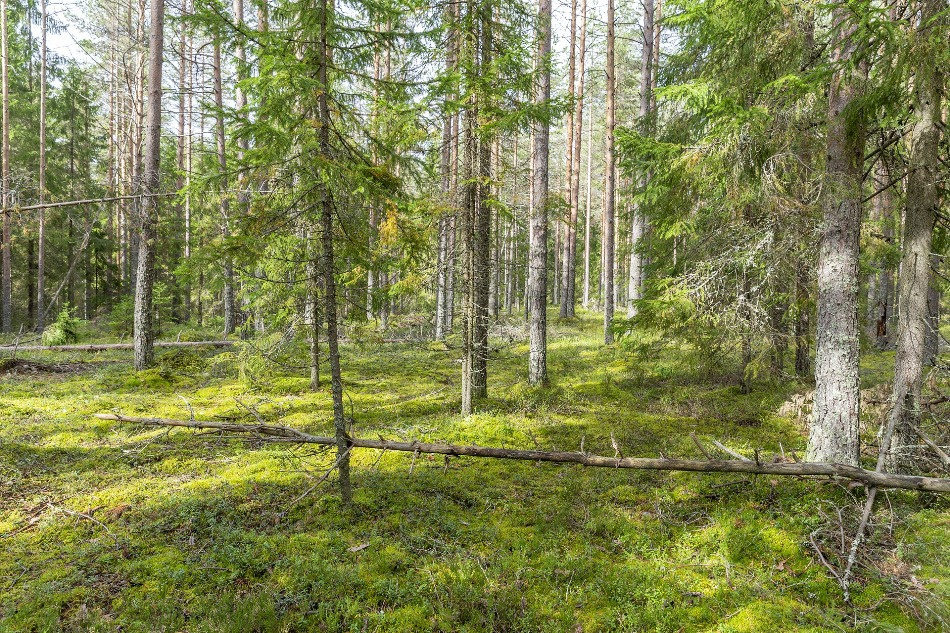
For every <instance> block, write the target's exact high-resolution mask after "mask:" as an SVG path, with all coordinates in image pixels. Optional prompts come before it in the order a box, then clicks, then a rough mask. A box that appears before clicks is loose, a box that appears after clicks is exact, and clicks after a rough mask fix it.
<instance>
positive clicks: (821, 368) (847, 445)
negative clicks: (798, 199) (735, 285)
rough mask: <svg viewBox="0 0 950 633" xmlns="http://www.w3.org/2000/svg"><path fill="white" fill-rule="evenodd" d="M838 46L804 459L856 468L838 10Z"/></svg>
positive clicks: (854, 340)
mask: <svg viewBox="0 0 950 633" xmlns="http://www.w3.org/2000/svg"><path fill="white" fill-rule="evenodd" d="M832 13H833V14H832V20H833V23H834V28H833V38H834V40H835V41H836V44H835V49H834V51H833V53H832V63H833V64H834V66H835V68H836V70H835V72H834V74H833V76H832V79H831V85H830V87H829V100H828V132H827V148H826V149H827V164H826V167H825V169H826V172H825V184H824V187H823V190H822V192H823V194H822V195H823V198H824V199H823V201H822V206H823V219H822V226H821V237H820V242H819V253H818V322H817V351H816V355H815V381H816V387H815V400H814V407H813V409H812V421H811V430H810V433H809V437H808V453H807V459H808V460H809V461H822V462H836V463H842V464H849V465H852V466H854V465H857V464H858V457H859V449H860V438H859V435H858V430H859V422H860V418H859V413H860V384H859V376H858V352H859V344H860V340H859V334H858V315H857V306H858V301H857V299H858V296H857V294H858V241H859V238H860V233H861V200H862V194H861V177H862V171H863V170H862V167H863V159H864V130H863V126H862V125H861V124H860V122H859V120H858V119H857V116H858V115H856V114H855V113H853V112H851V111H850V106H851V104H852V102H853V101H854V100H855V99H856V98H857V96H858V94H859V88H860V84H861V81H862V79H861V77H860V75H861V74H862V71H861V70H860V69H858V68H854V65H855V55H856V50H855V48H856V43H855V41H854V37H853V36H854V33H855V30H856V24H855V23H854V22H853V21H852V20H853V16H852V15H851V10H850V8H848V7H847V6H846V5H844V4H840V5H837V6H835V8H834V9H833V12H832Z"/></svg>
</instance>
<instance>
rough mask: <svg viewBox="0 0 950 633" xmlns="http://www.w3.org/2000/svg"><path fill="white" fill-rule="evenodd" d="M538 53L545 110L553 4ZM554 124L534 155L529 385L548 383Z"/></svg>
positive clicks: (542, 17) (543, 14)
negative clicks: (550, 172) (550, 174)
mask: <svg viewBox="0 0 950 633" xmlns="http://www.w3.org/2000/svg"><path fill="white" fill-rule="evenodd" d="M538 31H539V37H538V51H537V57H536V58H535V63H536V64H537V65H538V66H539V67H540V68H541V72H540V73H539V77H538V83H537V85H536V86H535V94H534V103H535V105H536V106H544V105H545V104H547V103H548V102H549V101H550V100H551V67H550V59H549V58H550V57H551V0H538ZM549 136H550V123H549V122H548V121H546V120H545V121H540V122H537V121H536V122H534V123H533V130H532V137H533V144H532V152H531V165H532V168H531V171H532V173H531V194H532V205H531V206H532V209H531V235H530V248H529V255H528V297H529V298H528V307H529V309H530V312H531V316H530V326H529V329H530V349H529V352H528V381H529V382H530V383H531V384H532V385H542V384H546V383H547V382H548V367H547V353H548V352H547V312H546V311H547V283H548V273H547V264H548V262H547V260H548V204H549V202H548V155H549V151H550V147H549Z"/></svg>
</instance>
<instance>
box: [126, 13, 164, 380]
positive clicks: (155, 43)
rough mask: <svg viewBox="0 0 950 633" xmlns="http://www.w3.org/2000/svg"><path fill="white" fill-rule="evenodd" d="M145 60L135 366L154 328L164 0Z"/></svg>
mask: <svg viewBox="0 0 950 633" xmlns="http://www.w3.org/2000/svg"><path fill="white" fill-rule="evenodd" d="M151 14H152V15H151V18H152V20H151V22H152V24H151V35H150V37H149V46H148V52H149V62H148V84H149V85H148V121H147V135H146V147H145V164H144V168H145V173H144V178H143V181H142V201H141V203H140V204H139V208H140V209H142V214H141V218H140V219H139V257H138V268H137V270H136V274H135V277H136V281H135V312H134V322H135V323H134V339H133V344H134V355H135V368H136V369H138V370H142V369H145V368H146V367H148V366H149V365H150V364H151V363H152V359H153V357H154V353H155V352H154V347H153V346H154V342H155V332H154V330H153V326H152V320H153V317H154V308H153V306H152V284H153V283H154V281H155V241H156V239H157V238H158V204H159V198H158V195H157V194H158V192H159V188H160V187H161V172H160V167H161V156H162V152H161V149H162V146H161V141H162V50H163V44H164V39H163V35H164V21H165V0H152V11H151Z"/></svg>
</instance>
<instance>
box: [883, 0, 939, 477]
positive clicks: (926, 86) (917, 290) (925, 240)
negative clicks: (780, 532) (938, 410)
mask: <svg viewBox="0 0 950 633" xmlns="http://www.w3.org/2000/svg"><path fill="white" fill-rule="evenodd" d="M920 8H921V13H920V24H919V25H918V28H917V33H916V39H917V46H918V49H917V54H916V55H915V58H916V59H918V60H919V62H918V64H917V72H916V74H915V76H914V112H915V114H916V116H917V121H916V122H915V123H914V129H913V132H912V136H911V143H910V155H909V157H908V163H909V164H908V173H907V194H906V200H905V208H904V235H903V238H904V239H903V246H904V248H903V252H902V253H901V267H900V283H899V295H898V301H899V305H900V307H899V310H898V326H897V354H896V357H895V360H894V392H893V395H892V397H891V413H890V420H889V422H888V426H889V427H890V428H891V429H893V434H892V435H891V443H890V445H889V446H887V447H885V450H886V451H887V453H888V454H887V461H886V462H885V463H886V464H887V466H888V468H889V469H890V470H894V471H909V470H911V469H912V468H913V465H914V461H915V459H914V457H915V456H914V451H913V447H915V446H916V445H917V437H916V433H915V432H914V428H915V427H916V426H917V425H918V424H919V422H920V389H921V377H922V375H923V368H924V364H925V362H926V360H927V358H926V357H927V339H928V334H929V331H930V329H931V328H930V310H929V309H928V299H929V297H930V289H931V281H930V277H931V273H930V265H931V255H930V249H931V242H932V240H933V227H934V220H935V211H936V209H937V205H938V197H937V195H938V194H937V176H938V171H939V169H940V163H939V155H938V152H937V148H938V146H939V141H940V123H941V121H940V118H941V109H940V97H941V90H942V87H943V77H942V73H941V72H940V70H939V68H938V66H937V62H936V60H937V59H939V54H940V52H942V51H944V50H945V49H946V33H945V31H944V30H943V29H942V28H941V24H940V23H939V22H938V21H937V19H936V18H937V16H938V14H939V13H940V12H941V10H943V9H945V8H946V2H944V1H943V0H921V2H920ZM941 36H942V37H941ZM885 437H886V434H885Z"/></svg>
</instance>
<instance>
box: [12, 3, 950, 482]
mask: <svg viewBox="0 0 950 633" xmlns="http://www.w3.org/2000/svg"><path fill="white" fill-rule="evenodd" d="M39 2H40V4H39V5H38V6H35V5H34V3H33V2H32V1H28V2H27V3H26V4H23V3H21V2H19V0H17V1H13V0H5V2H4V5H3V16H4V24H3V27H2V31H3V34H4V38H3V50H4V55H3V58H4V64H3V157H4V158H3V174H2V180H3V191H4V196H3V284H2V293H0V295H2V296H0V299H2V302H0V303H2V309H3V312H2V320H0V321H2V327H3V330H4V331H5V332H13V331H16V330H17V329H29V330H32V329H38V330H40V331H42V329H43V326H44V323H45V322H46V321H47V320H48V317H49V315H50V314H51V312H52V311H58V310H59V309H60V308H62V307H63V306H67V305H68V306H71V308H72V309H74V310H77V311H78V312H79V314H80V315H81V316H82V317H83V318H87V319H93V318H98V317H105V316H108V315H111V319H112V320H113V321H114V322H116V323H120V324H121V323H134V327H133V328H132V329H134V339H135V344H136V365H137V367H139V368H143V367H146V366H147V365H148V364H149V363H150V362H151V359H152V344H153V341H154V336H155V334H156V333H157V332H158V331H160V330H161V328H162V327H163V326H164V325H165V324H167V323H169V322H187V321H196V322H199V323H202V324H205V325H209V326H216V327H219V328H220V329H221V331H222V332H223V333H224V334H225V335H229V334H232V333H234V332H236V331H238V330H240V331H241V332H242V333H243V335H245V336H252V335H253V336H257V337H259V338H260V339H261V340H262V341H269V342H270V343H273V344H274V345H280V344H281V342H285V341H287V340H290V339H292V338H294V337H305V338H306V339H307V340H308V341H309V350H310V359H309V362H308V367H309V369H310V372H311V380H312V384H313V388H314V389H317V388H319V387H320V382H321V373H320V366H321V362H322V360H323V359H324V358H328V359H329V369H330V377H331V391H332V394H333V398H334V403H335V423H336V429H337V439H338V442H339V445H340V451H341V454H342V453H345V451H346V428H345V420H344V413H343V386H342V382H341V380H342V379H341V375H340V364H339V354H340V352H339V348H338V340H339V339H340V337H341V336H343V335H344V333H345V334H346V335H347V336H351V335H352V336H357V335H358V332H359V331H360V328H367V327H372V328H378V329H379V330H382V331H387V330H393V329H396V330H398V329H399V327H400V325H403V326H404V325H405V324H406V323H410V322H411V321H412V318H411V317H418V315H424V316H425V318H424V319H423V320H422V321H421V322H422V324H423V325H422V327H423V328H424V329H425V331H426V335H431V336H433V337H434V338H435V339H440V340H441V339H446V338H448V337H454V336H459V337H460V344H459V346H458V348H459V349H461V361H462V362H461V366H462V381H461V385H462V387H461V393H462V400H461V409H462V411H463V413H470V412H471V411H473V409H474V407H475V406H476V404H477V402H478V401H479V400H480V399H482V398H484V397H485V396H486V395H487V392H488V387H489V385H490V359H491V350H490V346H489V335H490V332H491V331H492V328H493V327H494V325H495V324H496V323H499V322H504V321H506V319H507V318H508V317H509V316H511V317H512V318H511V319H510V322H512V323H517V322H518V321H519V319H515V318H514V315H515V314H516V313H518V314H520V315H521V316H523V318H524V319H526V321H527V333H526V338H527V339H528V341H529V348H530V351H529V354H528V361H527V362H528V368H527V369H528V371H527V378H528V380H529V381H530V382H531V383H532V384H544V383H546V382H548V381H549V379H552V378H553V379H555V380H556V376H550V375H549V372H548V368H547V363H546V346H547V342H546V340H547V329H548V324H547V314H548V306H549V305H552V304H553V305H556V306H557V307H558V315H559V317H560V318H572V317H573V316H574V315H575V313H576V310H577V309H578V307H579V306H578V304H581V305H582V306H583V308H585V309H589V310H599V311H602V313H603V318H604V341H605V343H606V344H610V343H612V342H613V341H614V340H615V337H616V336H618V335H621V336H630V337H631V338H636V339H638V340H650V341H652V342H653V343H654V344H655V343H660V344H663V343H673V344H677V345H683V344H691V345H695V346H696V347H697V348H699V349H701V350H702V351H703V352H704V353H705V354H706V356H707V358H709V359H711V360H713V361H715V362H719V363H738V364H739V365H740V366H741V370H740V383H741V385H742V388H743V389H746V390H748V389H750V388H751V386H752V383H753V382H754V381H755V380H756V379H757V378H761V377H763V376H765V375H766V374H768V373H772V374H776V375H783V374H784V373H785V372H789V373H792V372H794V373H797V374H799V375H801V376H812V375H813V376H814V378H815V381H816V390H815V396H814V410H813V420H812V426H811V434H810V438H809V458H810V459H812V460H815V461H835V462H841V463H845V464H857V462H858V457H859V442H860V439H859V428H860V427H859V419H860V394H859V383H858V360H859V355H860V344H861V337H862V330H863V331H864V332H865V333H866V335H865V338H866V339H867V343H868V344H873V345H877V346H881V347H889V346H895V347H896V349H897V360H896V379H895V382H894V392H893V404H894V405H895V406H894V407H893V413H892V415H891V419H890V421H889V424H888V425H887V426H886V428H885V429H884V430H882V435H883V438H884V439H885V440H886V441H888V442H890V446H889V450H888V451H887V453H888V455H889V467H890V468H893V469H905V468H909V467H910V466H911V465H912V462H913V459H912V458H913V455H912V452H913V450H912V449H913V446H915V445H916V439H915V437H914V434H913V427H914V425H915V424H916V423H917V418H918V417H919V410H920V403H919V400H920V388H921V387H920V386H921V377H922V374H923V371H924V367H925V366H926V365H928V364H932V363H934V362H935V358H936V354H937V349H938V343H939V341H938V332H937V327H936V326H937V324H938V312H939V309H938V306H939V296H940V278H941V275H940V274H939V273H940V270H941V266H942V255H943V251H944V247H945V239H944V224H945V217H946V216H945V215H944V213H943V212H942V211H941V209H943V208H945V207H946V181H947V179H946V174H947V160H948V159H947V156H948V144H947V135H946V133H945V131H946V128H945V123H944V116H945V112H946V107H945V102H944V100H943V93H944V91H945V89H946V77H945V75H944V73H943V69H944V68H947V67H950V58H948V50H950V47H948V46H947V42H948V33H950V31H948V26H947V25H948V19H947V12H948V7H947V3H946V2H945V1H944V0H908V1H906V2H875V1H870V0H862V1H857V2H839V3H832V4H831V5H828V4H820V3H817V2H795V3H789V2H776V1H765V0H762V1H756V2H737V1H733V0H719V1H716V2H708V1H698V0H678V1H677V2H671V3H669V4H666V5H664V4H661V3H660V2H659V1H658V0H657V1H656V2H655V3H654V0H647V1H646V2H644V3H642V4H637V5H636V6H633V5H621V6H615V3H614V0H606V2H605V3H599V2H598V3H588V2H587V0H581V1H580V2H578V0H571V2H570V3H569V6H563V7H562V6H558V7H552V4H551V2H550V0H538V3H537V4H536V5H534V4H529V3H528V2H526V1H525V0H518V1H515V2H504V3H503V2H497V1H495V0H466V1H465V2H461V3H435V4H430V3H418V2H415V0H383V1H379V2H377V1H367V0H348V1H345V2H344V1H342V0H338V1H336V2H329V0H306V1H303V0H252V1H251V2H249V3H248V4H247V5H245V2H244V0H234V2H233V5H231V6H227V5H225V4H223V3H221V2H219V1H217V0H194V2H192V0H182V2H181V3H180V4H178V5H177V6H175V7H172V8H171V9H172V10H171V11H169V12H168V13H167V14H166V13H165V7H164V2H163V0H150V2H149V3H146V2H145V0H140V1H139V2H138V3H131V2H128V3H125V4H123V3H119V4H115V3H104V2H99V1H98V0H90V3H89V4H88V6H87V7H86V11H87V13H88V16H89V18H90V23H95V24H98V25H99V26H98V27H96V28H95V29H94V30H93V32H92V34H91V35H92V41H91V42H88V43H84V44H83V45H82V50H83V54H84V55H85V59H88V60H92V62H90V63H88V64H80V63H79V62H77V61H76V60H74V59H58V58H53V57H51V56H50V55H49V54H48V50H47V44H46V41H47V33H50V32H54V31H56V30H58V29H61V28H63V25H60V24H57V23H56V22H55V20H52V19H51V18H50V17H49V16H48V15H47V10H46V9H47V7H46V4H45V1H44V0H39ZM565 14H566V15H565ZM163 89H164V90H163ZM77 201H85V202H77ZM598 211H599V212H598ZM578 267H580V268H581V270H578ZM935 273H936V274H935ZM133 304H134V305H133ZM617 312H619V314H616V313H617ZM324 340H325V341H326V343H327V355H326V356H325V355H324V353H323V351H322V350H321V343H322V341H324ZM450 348H451V349H456V347H454V346H450ZM344 472H345V471H344Z"/></svg>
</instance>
